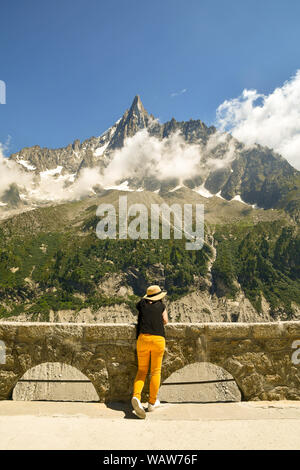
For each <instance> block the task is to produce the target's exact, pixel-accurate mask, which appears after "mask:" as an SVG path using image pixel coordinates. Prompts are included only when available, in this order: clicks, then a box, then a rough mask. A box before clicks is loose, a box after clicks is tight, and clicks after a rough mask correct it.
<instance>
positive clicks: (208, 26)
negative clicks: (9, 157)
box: [0, 0, 300, 154]
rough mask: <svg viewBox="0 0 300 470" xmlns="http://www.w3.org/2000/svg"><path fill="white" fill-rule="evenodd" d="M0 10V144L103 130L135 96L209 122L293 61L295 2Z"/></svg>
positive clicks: (56, 140) (20, 0) (269, 84)
mask: <svg viewBox="0 0 300 470" xmlns="http://www.w3.org/2000/svg"><path fill="white" fill-rule="evenodd" d="M0 14H1V17H0V59H1V62H0V80H4V81H5V83H6V87H7V96H6V104H5V105H0V142H2V143H5V142H6V141H7V138H8V136H10V137H11V140H10V144H9V149H8V150H7V151H6V154H9V153H11V152H15V151H17V150H19V149H20V148H22V147H25V146H32V145H36V144H38V145H40V146H47V147H50V148H55V147H62V146H65V145H67V144H68V143H70V142H73V141H74V140H75V139H76V138H79V139H80V140H81V141H82V140H84V139H86V138H88V137H90V136H93V135H100V134H101V133H102V132H104V131H105V130H106V129H107V128H108V127H109V126H110V125H112V124H113V123H114V122H115V121H116V120H117V119H119V117H121V115H122V114H123V112H124V111H125V109H126V108H128V107H129V106H130V104H131V101H132V99H133V97H134V95H136V94H139V95H140V96H141V99H142V101H143V103H144V106H145V108H146V109H147V110H148V111H149V112H151V113H153V114H154V115H155V116H156V117H159V119H160V120H161V122H165V121H167V120H169V119H171V117H172V116H174V117H175V118H176V119H177V120H187V119H190V118H191V117H192V118H194V119H201V120H203V121H204V122H206V124H209V125H210V124H213V123H214V121H215V115H216V109H217V107H218V106H219V105H220V104H221V103H222V102H224V100H226V99H232V98H234V97H237V96H239V95H240V94H241V93H242V91H243V89H244V88H247V89H256V90H258V92H259V93H264V94H269V93H271V92H272V91H273V90H274V88H275V87H277V86H282V85H283V83H284V82H285V81H286V80H288V79H289V78H290V77H291V76H293V75H294V74H295V73H296V71H297V70H298V69H299V68H300V50H299V44H300V28H299V18H300V2H299V1H298V0H285V1H284V2H283V1H277V0H263V1H262V0H260V1H257V0H251V1H248V0H243V1H241V0H239V1H238V0H227V1H225V0H215V1H210V2H208V1H207V0H206V1H202V0H184V1H181V0H151V2H150V1H144V0H139V1H137V0H126V1H125V0H109V1H102V0H98V1H97V0H85V1H83V0H59V1H58V0H51V1H46V0H42V1H41V0H26V1H24V0H10V1H9V2H2V4H1V13H0ZM182 90H185V91H184V92H182Z"/></svg>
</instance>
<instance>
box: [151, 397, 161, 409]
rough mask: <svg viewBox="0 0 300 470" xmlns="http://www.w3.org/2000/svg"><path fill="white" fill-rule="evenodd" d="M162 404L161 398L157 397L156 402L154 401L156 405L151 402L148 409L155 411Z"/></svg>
mask: <svg viewBox="0 0 300 470" xmlns="http://www.w3.org/2000/svg"><path fill="white" fill-rule="evenodd" d="M159 406H160V401H159V399H158V398H157V399H156V402H155V403H154V405H151V403H148V411H154V410H156V408H158V407H159Z"/></svg>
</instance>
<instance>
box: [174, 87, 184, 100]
mask: <svg viewBox="0 0 300 470" xmlns="http://www.w3.org/2000/svg"><path fill="white" fill-rule="evenodd" d="M186 92H187V88H183V89H182V90H180V91H176V92H174V93H171V95H170V96H171V98H174V97H175V96H179V95H183V94H184V93H186Z"/></svg>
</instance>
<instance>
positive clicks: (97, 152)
mask: <svg viewBox="0 0 300 470" xmlns="http://www.w3.org/2000/svg"><path fill="white" fill-rule="evenodd" d="M108 144H109V142H107V144H104V145H102V146H101V147H98V148H96V150H95V152H94V156H95V157H101V155H103V153H104V152H105V150H106V149H107V147H108Z"/></svg>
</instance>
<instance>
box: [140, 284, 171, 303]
mask: <svg viewBox="0 0 300 470" xmlns="http://www.w3.org/2000/svg"><path fill="white" fill-rule="evenodd" d="M166 294H167V292H166V291H162V290H161V288H160V287H159V286H150V287H148V289H147V294H146V295H144V297H143V299H148V300H160V299H163V298H164V296H165V295H166Z"/></svg>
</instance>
